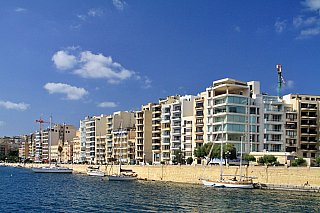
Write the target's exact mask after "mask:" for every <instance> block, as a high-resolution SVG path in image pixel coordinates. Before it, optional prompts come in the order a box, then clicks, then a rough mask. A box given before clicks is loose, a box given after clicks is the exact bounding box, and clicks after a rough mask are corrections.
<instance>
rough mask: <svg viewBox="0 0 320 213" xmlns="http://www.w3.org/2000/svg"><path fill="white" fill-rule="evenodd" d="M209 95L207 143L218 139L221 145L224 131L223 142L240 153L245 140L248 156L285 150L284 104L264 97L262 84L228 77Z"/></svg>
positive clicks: (207, 97)
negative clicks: (258, 152)
mask: <svg viewBox="0 0 320 213" xmlns="http://www.w3.org/2000/svg"><path fill="white" fill-rule="evenodd" d="M206 92H207V96H206V99H205V101H206V104H207V106H206V111H205V117H206V121H207V122H206V132H205V133H206V134H205V135H206V139H205V141H204V142H205V143H207V142H213V141H214V138H215V137H217V141H216V142H217V143H221V141H222V130H223V142H224V143H232V144H233V145H234V146H235V147H236V150H237V151H238V152H239V151H240V149H241V145H240V144H241V140H242V144H243V147H242V150H243V152H244V153H249V152H254V151H263V150H265V151H273V152H281V151H284V150H285V140H284V139H285V131H284V130H285V129H284V128H285V125H284V124H285V122H284V118H285V109H284V102H283V101H282V100H280V99H278V97H276V96H269V95H267V94H260V84H259V82H257V81H252V82H242V81H238V80H234V79H230V78H226V79H222V80H218V81H214V82H213V86H212V87H209V88H207V90H206ZM199 115H200V113H199ZM196 116H197V115H196ZM222 123H223V126H222Z"/></svg>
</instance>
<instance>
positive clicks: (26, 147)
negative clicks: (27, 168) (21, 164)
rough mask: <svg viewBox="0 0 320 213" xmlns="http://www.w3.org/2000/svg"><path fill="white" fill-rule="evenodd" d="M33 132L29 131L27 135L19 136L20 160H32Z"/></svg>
mask: <svg viewBox="0 0 320 213" xmlns="http://www.w3.org/2000/svg"><path fill="white" fill-rule="evenodd" d="M35 147H36V145H35V134H34V133H31V134H28V135H23V136H22V137H21V147H20V149H19V157H21V159H22V160H24V159H31V160H34V156H35V150H36V149H35Z"/></svg>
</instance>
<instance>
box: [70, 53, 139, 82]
mask: <svg viewBox="0 0 320 213" xmlns="http://www.w3.org/2000/svg"><path fill="white" fill-rule="evenodd" d="M79 65H80V69H76V70H74V72H73V73H75V74H78V75H80V76H81V77H83V78H108V79H109V80H108V81H109V83H113V84H114V83H120V81H121V80H125V79H128V78H130V77H131V76H132V75H135V72H134V71H130V70H127V69H125V68H123V67H122V66H121V65H120V64H119V63H117V62H113V61H112V58H111V56H109V57H105V56H103V55H102V54H98V55H95V54H92V53H91V52H90V51H85V52H82V53H81V58H80V60H79Z"/></svg>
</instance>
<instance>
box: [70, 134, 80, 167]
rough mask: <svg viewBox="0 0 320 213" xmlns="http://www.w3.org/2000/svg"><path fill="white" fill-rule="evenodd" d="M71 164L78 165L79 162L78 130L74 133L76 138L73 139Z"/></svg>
mask: <svg viewBox="0 0 320 213" xmlns="http://www.w3.org/2000/svg"><path fill="white" fill-rule="evenodd" d="M72 156H73V157H72V162H73V163H80V162H81V158H80V156H81V143H80V129H79V130H77V132H76V137H75V138H73V154H72Z"/></svg>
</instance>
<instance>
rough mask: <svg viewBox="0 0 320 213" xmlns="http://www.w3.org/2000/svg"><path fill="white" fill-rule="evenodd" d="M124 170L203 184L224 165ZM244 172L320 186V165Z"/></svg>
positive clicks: (80, 168)
mask: <svg viewBox="0 0 320 213" xmlns="http://www.w3.org/2000/svg"><path fill="white" fill-rule="evenodd" d="M25 166H26V167H28V168H30V167H32V166H36V167H38V166H40V164H26V165H25ZM62 166H65V167H71V168H73V170H74V172H79V173H86V170H87V168H88V167H89V166H88V165H78V164H73V165H62ZM122 167H123V169H132V170H133V171H135V172H136V173H137V174H138V177H139V178H142V179H148V180H162V181H174V182H186V183H201V182H200V180H199V178H200V176H202V177H203V178H205V179H208V178H209V179H219V177H220V167H219V166H207V167H206V168H205V169H204V167H203V166H200V165H195V166H189V165H181V166H179V165H176V166H174V165H166V166H149V165H145V166H132V165H130V166H129V165H125V166H122ZM101 170H102V171H104V172H106V173H111V174H113V173H116V172H117V171H118V166H113V167H111V166H110V165H109V166H108V167H107V168H106V166H101ZM223 173H224V175H235V174H237V175H239V168H238V167H235V166H230V167H228V166H227V167H223ZM242 174H243V175H246V176H254V177H257V179H254V182H255V183H258V182H259V183H272V184H288V185H299V186H300V185H302V184H304V183H305V182H306V181H308V183H309V184H310V186H320V168H319V167H289V168H286V167H272V166H271V167H266V166H249V167H246V166H244V167H243V168H242Z"/></svg>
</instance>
